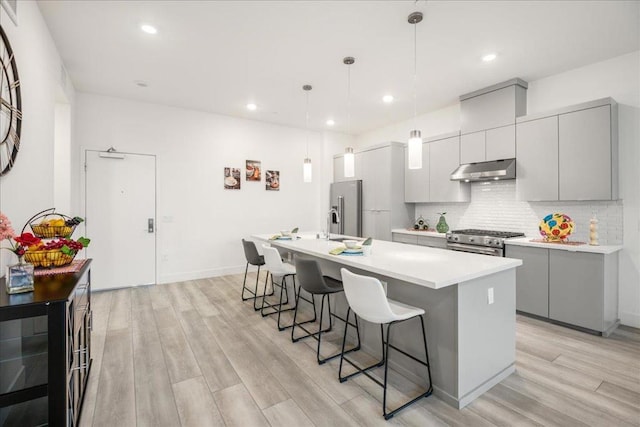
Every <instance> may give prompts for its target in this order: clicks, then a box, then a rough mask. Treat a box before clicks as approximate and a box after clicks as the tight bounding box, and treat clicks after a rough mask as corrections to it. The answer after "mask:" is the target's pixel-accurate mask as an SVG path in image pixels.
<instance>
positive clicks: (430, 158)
mask: <svg viewBox="0 0 640 427" xmlns="http://www.w3.org/2000/svg"><path fill="white" fill-rule="evenodd" d="M406 156H407V154H406V150H405V168H404V178H405V199H404V201H405V202H407V203H428V202H468V201H469V199H470V198H471V187H470V184H469V183H464V182H460V181H451V179H450V178H451V172H453V171H454V170H455V169H456V168H457V167H458V166H460V161H459V159H460V136H459V135H458V134H457V132H456V133H455V134H454V133H451V134H447V135H441V136H437V137H432V138H430V139H429V140H428V141H427V142H425V143H424V144H422V169H414V170H412V169H409V168H408V167H407V158H406Z"/></svg>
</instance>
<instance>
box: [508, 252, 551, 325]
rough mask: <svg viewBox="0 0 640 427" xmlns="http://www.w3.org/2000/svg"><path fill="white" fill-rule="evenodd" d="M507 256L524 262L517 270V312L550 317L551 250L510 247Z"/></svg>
mask: <svg viewBox="0 0 640 427" xmlns="http://www.w3.org/2000/svg"><path fill="white" fill-rule="evenodd" d="M505 255H506V256H507V257H509V258H517V259H521V260H522V261H523V262H522V265H521V266H520V267H518V268H517V269H516V310H518V311H522V312H524V313H530V314H535V315H536V316H542V317H549V250H548V249H539V248H527V247H523V246H508V247H507V251H506V254H505Z"/></svg>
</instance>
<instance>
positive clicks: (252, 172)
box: [245, 160, 262, 181]
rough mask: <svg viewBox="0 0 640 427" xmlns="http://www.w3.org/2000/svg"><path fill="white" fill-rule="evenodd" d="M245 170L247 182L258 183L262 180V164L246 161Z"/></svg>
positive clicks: (257, 161) (256, 161) (258, 161)
mask: <svg viewBox="0 0 640 427" xmlns="http://www.w3.org/2000/svg"><path fill="white" fill-rule="evenodd" d="M245 169H246V176H247V178H246V179H247V181H260V180H261V179H262V162H260V160H247V162H246V166H245Z"/></svg>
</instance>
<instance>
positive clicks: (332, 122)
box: [327, 119, 336, 126]
mask: <svg viewBox="0 0 640 427" xmlns="http://www.w3.org/2000/svg"><path fill="white" fill-rule="evenodd" d="M335 124H336V122H334V121H333V119H329V120H327V126H333V125H335Z"/></svg>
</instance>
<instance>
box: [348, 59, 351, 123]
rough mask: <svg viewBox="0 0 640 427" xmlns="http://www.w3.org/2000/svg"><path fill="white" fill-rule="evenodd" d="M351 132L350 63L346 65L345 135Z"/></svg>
mask: <svg viewBox="0 0 640 427" xmlns="http://www.w3.org/2000/svg"><path fill="white" fill-rule="evenodd" d="M350 132H351V64H349V65H347V135H349V133H350Z"/></svg>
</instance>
